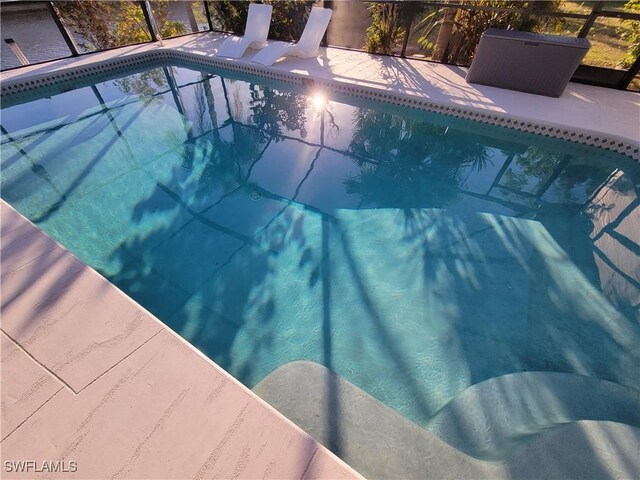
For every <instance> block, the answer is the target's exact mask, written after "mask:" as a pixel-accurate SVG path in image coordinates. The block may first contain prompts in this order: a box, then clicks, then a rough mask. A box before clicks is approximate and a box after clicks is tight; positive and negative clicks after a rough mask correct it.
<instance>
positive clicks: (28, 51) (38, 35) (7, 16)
mask: <svg viewBox="0 0 640 480" xmlns="http://www.w3.org/2000/svg"><path fill="white" fill-rule="evenodd" d="M0 21H1V22H2V29H1V30H0V32H1V33H2V42H1V44H2V47H1V49H0V54H1V57H0V67H1V68H2V70H5V69H7V68H12V67H18V66H20V62H19V61H18V59H17V58H16V56H15V55H14V54H13V52H12V51H11V49H10V48H9V46H8V45H7V44H6V43H5V42H4V39H5V38H13V39H14V40H15V41H16V43H17V44H18V46H19V47H20V49H21V50H22V52H23V53H24V54H25V56H26V57H27V58H28V59H29V61H30V62H32V63H37V62H44V61H46V60H53V59H55V58H60V57H68V56H69V55H70V54H71V52H70V51H69V48H68V47H67V44H66V43H65V42H64V39H63V38H62V35H60V31H59V30H58V27H56V24H55V22H54V21H53V19H52V18H51V15H49V12H48V11H47V9H46V7H45V6H44V4H36V5H25V6H20V9H19V10H18V8H17V6H6V5H3V6H2V13H1V17H0Z"/></svg>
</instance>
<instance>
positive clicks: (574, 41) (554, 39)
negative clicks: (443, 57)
mask: <svg viewBox="0 0 640 480" xmlns="http://www.w3.org/2000/svg"><path fill="white" fill-rule="evenodd" d="M482 36H483V37H486V38H500V39H503V40H515V41H520V42H535V43H544V44H547V45H561V46H563V47H571V48H581V49H588V48H590V47H591V43H590V42H589V40H587V39H586V38H578V37H564V36H560V35H546V34H542V33H531V32H520V31H518V30H503V29H500V28H488V29H487V30H485V31H484V33H483V34H482Z"/></svg>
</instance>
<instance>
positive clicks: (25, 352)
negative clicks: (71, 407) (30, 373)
mask: <svg viewBox="0 0 640 480" xmlns="http://www.w3.org/2000/svg"><path fill="white" fill-rule="evenodd" d="M0 331H2V333H4V334H5V335H6V336H7V338H8V339H9V340H10V341H11V343H13V344H14V345H15V346H16V348H18V349H19V350H20V351H22V352H23V353H24V354H25V355H26V356H27V357H29V358H30V359H31V360H32V361H33V362H35V363H36V364H38V366H40V367H41V368H43V369H44V370H45V371H46V372H47V373H49V374H50V375H51V376H52V377H54V378H55V379H56V380H58V381H59V382H60V383H61V384H62V385H64V386H65V387H67V389H69V391H70V392H71V393H73V394H74V395H77V394H78V393H79V392H76V391H75V390H74V389H73V387H71V385H69V384H68V383H67V382H65V381H64V380H63V379H62V378H60V376H59V375H57V374H56V372H54V371H52V370H51V369H50V368H48V367H47V366H46V365H44V364H43V363H42V362H40V361H38V359H37V358H35V357H34V356H33V355H31V354H30V353H29V351H28V350H26V349H25V348H24V347H23V346H22V345H20V343H19V342H17V341H16V340H15V339H14V338H12V337H11V335H9V334H8V333H7V332H6V331H5V330H4V329H0Z"/></svg>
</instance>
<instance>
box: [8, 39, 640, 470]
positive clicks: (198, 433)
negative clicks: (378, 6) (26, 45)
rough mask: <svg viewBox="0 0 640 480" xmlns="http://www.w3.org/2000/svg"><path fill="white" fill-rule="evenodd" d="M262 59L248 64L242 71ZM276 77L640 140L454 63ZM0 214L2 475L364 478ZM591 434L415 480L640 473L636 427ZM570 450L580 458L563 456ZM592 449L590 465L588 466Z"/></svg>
mask: <svg viewBox="0 0 640 480" xmlns="http://www.w3.org/2000/svg"><path fill="white" fill-rule="evenodd" d="M223 37H224V36H223V35H220V34H214V33H206V34H196V35H190V36H186V37H181V38H177V39H172V40H166V41H165V42H164V47H159V45H158V44H147V45H141V46H134V47H125V48H122V49H118V50H114V51H110V52H103V53H97V54H92V55H87V56H82V57H80V58H76V59H66V60H59V61H54V62H50V63H48V64H43V65H35V66H30V67H25V68H22V69H18V70H14V71H10V72H4V73H2V74H1V75H0V79H2V80H3V81H6V80H9V79H17V78H21V77H23V76H25V77H26V76H29V75H34V74H38V75H39V74H44V73H50V72H53V71H56V70H60V69H68V68H70V67H76V66H79V65H86V64H91V63H94V62H100V61H104V60H106V59H110V58H113V57H116V56H122V55H129V54H134V53H141V52H144V51H149V50H155V49H158V48H171V49H176V50H181V51H188V52H191V53H196V54H199V55H203V56H211V55H213V53H214V52H215V48H216V45H217V44H218V42H219V41H220V39H221V38H223ZM254 53H255V52H253V51H249V52H248V53H247V54H246V55H245V57H244V59H243V60H240V61H241V62H247V63H248V62H249V60H250V58H251V57H252V56H253V55H254ZM272 68H273V69H275V70H281V71H289V72H295V73H299V74H304V75H309V76H310V77H312V78H317V79H321V78H332V79H334V80H337V81H342V82H347V83H352V84H356V85H367V86H369V87H375V88H380V89H384V90H387V91H392V92H396V93H409V94H413V95H417V96H421V97H427V98H429V99H431V100H433V101H435V102H439V103H444V104H450V105H454V106H458V107H465V108H470V109H476V110H478V111H487V112H492V113H499V114H503V115H505V116H509V117H513V118H522V119H530V120H533V121H537V122H540V123H544V124H547V125H554V126H564V127H567V128H570V129H571V130H574V131H588V132H595V133H600V134H605V135H607V136H608V137H610V138H618V139H624V140H625V141H626V142H629V143H634V144H639V143H640V141H639V125H640V94H635V93H630V92H622V91H616V90H611V89H604V88H598V87H591V86H586V85H579V84H570V86H569V88H568V89H567V91H566V92H565V94H564V95H563V96H562V97H561V98H559V99H553V98H546V97H540V96H535V95H529V94H524V93H517V92H512V91H507V90H499V89H495V88H491V87H482V86H475V85H468V84H466V82H465V81H464V75H465V69H462V68H459V67H451V66H446V65H440V64H432V63H425V62H419V61H411V60H406V59H400V58H393V57H381V56H372V55H367V54H365V53H361V52H354V51H348V50H340V49H333V48H329V49H322V55H321V56H320V57H319V58H318V59H307V60H301V59H288V60H286V61H284V62H279V63H278V64H276V65H274V66H273V67H272ZM0 211H1V218H0V222H1V237H0V243H1V252H0V255H1V258H0V260H1V266H0V268H1V308H2V311H1V313H2V324H1V326H2V333H1V334H0V335H1V350H2V354H1V368H2V371H1V374H2V425H1V427H2V435H1V436H2V443H1V445H0V446H1V449H2V452H1V457H2V477H3V478H34V477H36V478H48V477H53V478H213V477H215V478H332V479H333V478H336V479H337V478H359V475H358V474H357V473H356V472H355V471H354V470H352V469H351V468H350V467H348V466H347V465H346V464H344V463H343V462H342V461H341V460H339V459H338V458H337V457H335V456H334V455H333V454H332V453H330V452H329V451H328V450H327V449H326V448H324V447H323V446H322V445H320V444H319V443H318V442H317V441H315V440H314V439H312V438H311V437H310V436H308V435H307V434H305V433H304V432H303V431H302V430H301V429H299V428H298V427H296V426H295V425H294V424H293V423H291V422H290V421H289V420H287V419H286V418H285V417H283V416H282V415H281V414H280V413H278V412H276V411H275V410H274V409H273V408H272V407H270V406H269V405H267V404H266V403H265V402H264V401H262V400H261V399H259V398H258V397H257V396H256V395H254V394H253V393H252V392H251V391H250V390H248V389H247V388H245V387H244V386H243V385H241V384H240V383H239V382H238V381H236V380H235V379H233V378H232V377H231V376H230V375H229V374H227V373H226V372H224V371H223V370H222V369H221V368H220V367H218V366H217V365H215V364H214V363H212V362H211V361H209V360H208V359H206V358H205V357H204V356H202V355H201V354H200V353H198V352H197V351H196V350H195V349H194V348H192V347H191V346H190V345H189V344H187V343H186V342H185V341H184V340H182V339H181V338H180V337H178V336H177V335H176V334H174V333H173V332H171V331H170V330H169V329H168V328H167V327H166V326H164V325H163V324H162V323H161V322H160V321H158V320H157V319H155V318H154V317H153V316H152V315H151V314H149V313H148V312H146V311H145V310H144V309H143V308H142V307H140V306H139V305H137V304H136V303H135V302H133V301H132V300H130V299H129V298H128V297H126V296H125V295H124V294H123V293H121V292H120V291H119V290H118V289H117V288H116V287H114V286H113V285H111V284H110V283H109V282H107V281H106V280H105V279H104V278H103V277H101V276H100V275H99V274H98V273H96V272H95V271H94V270H92V269H91V268H89V267H87V266H86V265H84V264H82V263H81V262H80V261H79V260H77V259H76V258H75V257H73V256H72V255H71V254H70V253H68V252H67V251H66V250H65V249H64V248H62V247H61V246H60V245H58V244H57V243H55V242H54V241H53V240H51V239H50V238H49V237H47V236H46V235H45V234H44V233H42V232H40V231H39V230H38V229H37V228H36V227H34V226H33V225H32V224H31V223H30V222H29V221H28V220H26V219H25V218H24V217H22V216H21V215H19V214H18V213H17V212H15V210H13V209H12V208H11V207H10V206H8V205H7V204H6V203H4V201H2V204H1V210H0ZM344 388H345V389H348V388H349V387H344ZM596 423H597V422H588V421H585V422H576V424H575V425H574V427H573V429H569V430H565V431H564V433H562V434H559V435H555V437H554V438H550V439H549V440H548V441H546V442H545V443H544V444H542V445H540V446H539V447H537V449H533V450H531V451H529V456H528V458H527V459H520V460H518V459H512V460H513V462H511V463H510V464H509V465H500V464H493V463H491V462H480V461H478V460H475V459H472V458H471V457H468V456H466V455H464V454H462V453H460V452H459V451H457V450H455V449H454V448H452V447H451V446H449V445H447V444H445V443H443V442H441V441H439V440H437V439H433V441H432V442H431V443H429V444H428V445H425V446H424V448H423V449H422V450H420V451H418V450H416V452H415V453H416V454H418V453H419V454H420V456H421V457H420V458H419V459H418V460H419V461H417V463H416V465H415V470H414V473H416V476H418V477H421V478H426V477H434V478H444V477H451V478H463V477H469V478H479V477H487V478H495V477H497V476H499V477H503V476H514V477H544V476H549V477H554V476H555V477H566V475H567V474H568V473H569V472H574V473H576V472H581V473H584V474H585V475H587V476H588V475H589V474H591V475H595V476H600V477H601V476H603V475H604V476H611V477H619V478H624V477H629V475H631V476H633V475H634V474H636V473H638V472H637V471H636V470H634V468H637V465H636V463H637V462H634V461H629V459H630V458H631V459H633V457H634V456H636V458H637V454H638V453H639V448H640V447H639V446H640V440H639V438H640V434H639V433H638V429H634V428H632V427H627V426H625V425H620V424H618V425H613V424H609V423H607V422H599V425H595V424H596ZM415 435H416V438H418V437H419V436H420V435H419V433H416V434H415ZM585 442H586V443H585ZM583 444H585V445H588V449H586V447H584V448H583V447H582V446H581V445H583ZM566 445H571V449H570V450H571V451H570V452H569V453H567V449H565V450H564V454H563V455H559V454H558V453H557V452H558V449H560V448H561V447H562V446H566ZM584 451H589V458H581V452H584ZM409 453H411V452H409ZM582 457H584V455H582ZM625 459H626V460H625ZM28 460H31V461H35V462H37V463H36V465H35V466H33V465H32V466H31V470H30V471H29V472H23V473H16V472H8V471H7V464H6V462H7V461H9V462H17V461H28ZM58 460H60V461H64V462H66V463H65V465H64V466H65V467H66V468H67V469H68V468H69V466H70V462H75V463H74V465H77V472H75V473H69V472H58V473H53V474H52V473H36V472H35V471H34V469H35V468H39V469H42V467H43V462H45V461H49V462H51V461H54V462H55V461H58ZM14 467H15V464H14ZM569 467H570V468H572V469H573V470H565V468H569ZM576 468H577V470H576ZM594 468H602V469H603V470H593V469H594ZM581 476H582V475H581ZM583 478H585V477H583Z"/></svg>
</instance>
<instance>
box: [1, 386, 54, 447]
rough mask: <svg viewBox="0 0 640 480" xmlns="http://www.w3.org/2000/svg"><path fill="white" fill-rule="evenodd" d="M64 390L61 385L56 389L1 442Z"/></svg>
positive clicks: (3, 439) (5, 437)
mask: <svg viewBox="0 0 640 480" xmlns="http://www.w3.org/2000/svg"><path fill="white" fill-rule="evenodd" d="M62 390H64V387H60V388H59V389H58V390H56V392H55V393H54V394H53V395H51V396H50V397H49V398H47V400H45V401H44V402H43V403H42V405H40V406H39V407H38V408H36V409H35V410H34V411H33V412H31V414H29V416H28V417H27V418H25V419H24V420H23V421H22V422H20V424H19V425H18V426H17V427H15V428H14V429H13V430H11V431H10V432H9V433H7V434H6V435H5V436H4V437H2V440H0V443H2V442H4V441H5V440H6V439H7V438H9V437H10V436H11V435H12V434H13V433H14V432H15V431H17V430H18V429H19V428H20V427H21V426H22V425H24V424H25V423H27V421H28V420H29V419H30V418H31V417H33V416H34V415H35V414H36V413H38V411H40V409H41V408H43V407H44V406H45V405H46V404H47V403H49V402H50V401H51V400H53V398H54V397H55V396H56V395H58V394H59V393H60V392H61V391H62Z"/></svg>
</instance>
